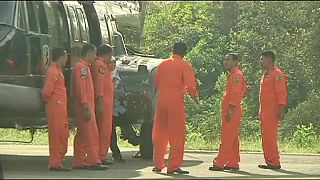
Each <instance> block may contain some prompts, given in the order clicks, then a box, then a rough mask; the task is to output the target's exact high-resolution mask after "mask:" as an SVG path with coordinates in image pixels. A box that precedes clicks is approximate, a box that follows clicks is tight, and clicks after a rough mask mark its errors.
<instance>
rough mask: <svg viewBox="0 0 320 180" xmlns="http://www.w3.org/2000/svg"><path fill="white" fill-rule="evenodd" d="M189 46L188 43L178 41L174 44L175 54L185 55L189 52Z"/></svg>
mask: <svg viewBox="0 0 320 180" xmlns="http://www.w3.org/2000/svg"><path fill="white" fill-rule="evenodd" d="M187 51H188V48H187V45H186V43H183V42H178V43H174V44H173V54H177V55H180V56H185V55H186V54H187Z"/></svg>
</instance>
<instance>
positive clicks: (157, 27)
mask: <svg viewBox="0 0 320 180" xmlns="http://www.w3.org/2000/svg"><path fill="white" fill-rule="evenodd" d="M175 41H184V42H186V43H187V44H188V46H189V49H190V52H189V54H188V55H187V57H186V59H187V60H188V61H190V62H191V63H192V64H193V66H194V68H195V71H196V73H197V78H198V82H199V89H200V95H201V104H200V106H196V105H195V104H193V103H192V102H191V101H190V100H189V99H188V100H187V111H188V123H189V130H192V131H193V132H199V133H201V134H202V135H203V137H204V139H205V140H210V139H213V138H214V139H215V138H218V137H219V134H220V126H221V125H220V124H221V122H220V121H221V120H220V108H221V107H220V106H221V97H222V95H223V91H224V88H225V87H224V85H225V80H226V79H225V78H226V75H225V73H224V72H223V69H222V61H223V58H224V56H225V54H226V53H228V52H237V53H239V54H240V56H241V68H242V69H243V71H244V73H245V74H246V78H247V81H248V83H249V85H250V87H249V92H248V94H247V97H246V99H245V102H244V109H245V117H244V119H243V123H242V129H241V133H242V135H245V136H259V135H260V129H259V127H260V126H259V119H258V110H259V101H258V97H259V88H260V80H261V75H262V73H263V72H262V70H261V68H260V64H259V55H260V53H261V52H262V51H263V50H267V49H268V50H274V51H275V52H276V55H277V63H278V65H279V67H280V68H281V69H283V70H284V71H285V73H286V74H287V75H288V76H289V106H288V111H287V113H286V118H285V120H284V121H283V122H282V127H281V133H282V137H289V138H290V137H293V136H292V135H293V133H294V132H295V131H297V125H309V123H312V124H313V126H314V127H313V128H314V129H315V131H316V134H319V129H320V128H319V127H320V126H319V125H320V123H319V122H320V113H319V108H320V101H319V99H320V93H319V92H318V90H319V89H320V78H319V74H320V65H319V59H320V43H319V42H320V2H290V1H287V2H285V1H280V2H277V1H274V2H273V1H270V2H266V1H263V2H261V1H260V2H246V1H243V2H231V1H230V2H197V3H195V2H179V3H169V4H166V3H159V2H158V3H150V5H149V9H148V15H147V18H146V24H145V29H144V45H143V46H144V48H145V50H146V51H148V52H150V53H153V54H155V55H157V56H159V57H162V58H167V57H169V56H170V54H171V48H172V44H173V42H175ZM299 127H300V126H299Z"/></svg>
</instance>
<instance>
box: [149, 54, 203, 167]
mask: <svg viewBox="0 0 320 180" xmlns="http://www.w3.org/2000/svg"><path fill="white" fill-rule="evenodd" d="M156 86H157V89H158V94H157V96H158V102H157V110H156V117H155V121H154V127H153V145H154V163H155V166H156V167H157V168H159V169H163V168H164V167H165V162H164V155H165V153H166V149H167V145H168V142H169V144H170V155H169V166H168V171H175V170H177V169H179V168H180V167H181V166H182V163H183V153H184V144H185V139H186V137H185V136H186V125H185V124H186V114H185V105H184V103H185V102H184V97H185V94H186V90H187V92H188V93H189V94H190V95H191V96H192V97H197V96H198V92H197V89H196V78H195V75H194V72H193V69H192V66H191V64H190V63H188V62H186V61H184V60H183V59H182V58H181V57H180V56H178V55H173V56H172V58H169V59H167V60H165V61H164V62H162V63H161V64H160V65H159V67H158V72H157V75H156Z"/></svg>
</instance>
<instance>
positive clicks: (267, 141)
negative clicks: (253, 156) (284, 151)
mask: <svg viewBox="0 0 320 180" xmlns="http://www.w3.org/2000/svg"><path fill="white" fill-rule="evenodd" d="M279 105H284V106H287V105H288V78H287V76H286V75H285V74H284V73H283V72H282V71H281V70H280V69H279V68H277V67H274V68H273V69H272V70H271V71H270V72H269V74H264V76H263V77H262V81H261V87H260V120H261V121H260V123H261V134H262V146H263V153H264V159H265V162H266V163H267V164H270V165H274V166H280V156H279V150H278V145H277V143H278V127H279V121H280V119H279V116H278V114H279Z"/></svg>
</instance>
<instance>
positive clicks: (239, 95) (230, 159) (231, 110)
mask: <svg viewBox="0 0 320 180" xmlns="http://www.w3.org/2000/svg"><path fill="white" fill-rule="evenodd" d="M238 63H239V57H238V56H237V54H235V53H229V54H227V55H226V57H225V61H224V69H225V70H226V71H228V72H229V75H228V80H227V87H226V91H225V94H224V96H223V101H222V113H221V115H222V131H221V144H220V149H219V153H218V156H217V157H216V158H215V159H214V160H213V166H212V167H209V170H211V171H223V170H238V169H239V163H240V151H239V144H240V141H239V128H240V122H241V119H242V115H243V112H242V107H241V103H242V100H243V98H244V96H245V94H246V92H247V85H246V80H245V77H244V75H243V73H242V71H241V70H240V69H239V66H238Z"/></svg>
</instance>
